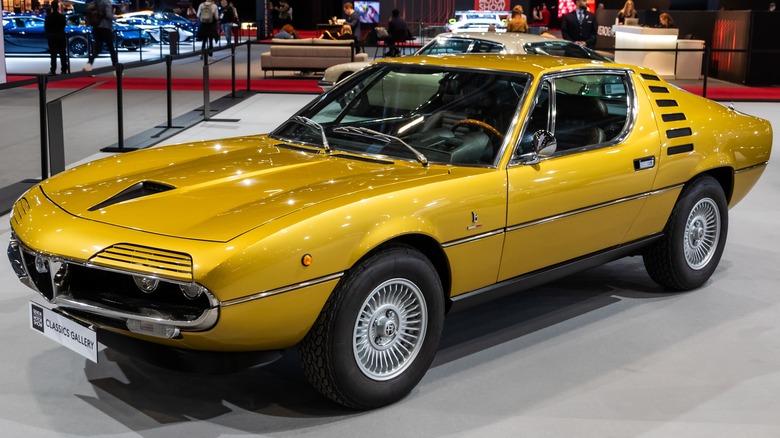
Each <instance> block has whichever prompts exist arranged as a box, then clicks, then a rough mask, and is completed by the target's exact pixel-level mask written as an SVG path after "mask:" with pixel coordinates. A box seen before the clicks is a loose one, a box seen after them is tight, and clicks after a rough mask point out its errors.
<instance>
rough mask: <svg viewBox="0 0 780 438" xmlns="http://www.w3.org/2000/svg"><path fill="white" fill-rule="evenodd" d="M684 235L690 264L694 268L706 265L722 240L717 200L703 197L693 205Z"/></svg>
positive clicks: (686, 255) (686, 253)
mask: <svg viewBox="0 0 780 438" xmlns="http://www.w3.org/2000/svg"><path fill="white" fill-rule="evenodd" d="M683 237H684V240H683V242H684V243H683V248H684V251H685V261H686V262H688V266H689V267H690V268H691V269H694V270H699V269H702V268H704V267H706V266H707V263H709V262H710V260H712V256H713V255H715V249H716V248H717V247H718V242H719V241H720V211H719V210H718V205H717V204H716V203H715V201H713V200H712V199H709V198H707V199H702V200H700V201H699V202H698V203H697V204H696V205H695V206H694V207H693V210H691V214H690V215H689V216H688V221H687V222H686V224H685V233H684V236H683Z"/></svg>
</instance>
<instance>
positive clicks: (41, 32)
mask: <svg viewBox="0 0 780 438" xmlns="http://www.w3.org/2000/svg"><path fill="white" fill-rule="evenodd" d="M16 20H17V23H21V26H18V25H17V30H18V33H17V34H16V37H17V43H18V45H19V46H20V47H24V48H25V49H26V51H27V52H30V53H38V52H48V50H49V43H48V41H47V40H46V30H45V29H44V21H43V20H42V19H40V18H33V17H18V18H17V19H16Z"/></svg>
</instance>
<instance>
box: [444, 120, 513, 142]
mask: <svg viewBox="0 0 780 438" xmlns="http://www.w3.org/2000/svg"><path fill="white" fill-rule="evenodd" d="M462 125H474V126H476V127H478V128H482V129H484V130H485V131H487V132H489V133H491V134H493V135H495V136H496V137H497V138H498V140H499V141H504V134H502V133H501V132H499V131H498V129H496V128H494V127H492V126H490V125H488V124H487V123H485V122H483V121H482V120H477V119H463V120H458V121H457V122H455V123H454V124H453V125H452V131H453V132H454V131H455V130H456V129H458V127H459V126H462Z"/></svg>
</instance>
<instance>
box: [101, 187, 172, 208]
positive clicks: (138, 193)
mask: <svg viewBox="0 0 780 438" xmlns="http://www.w3.org/2000/svg"><path fill="white" fill-rule="evenodd" d="M175 188H176V187H174V186H171V185H168V184H163V183H159V182H154V181H143V182H139V183H137V184H133V185H132V186H130V187H128V188H126V189H124V190H122V191H121V192H119V193H117V194H116V195H114V196H112V197H110V198H108V199H106V200H105V201H103V202H101V203H100V204H97V205H95V206H94V207H90V208H89V211H95V210H100V209H102V208H106V207H108V206H111V205H114V204H119V203H120V202H124V201H129V200H131V199H137V198H143V197H144V196H149V195H154V194H156V193H162V192H167V191H168V190H173V189H175Z"/></svg>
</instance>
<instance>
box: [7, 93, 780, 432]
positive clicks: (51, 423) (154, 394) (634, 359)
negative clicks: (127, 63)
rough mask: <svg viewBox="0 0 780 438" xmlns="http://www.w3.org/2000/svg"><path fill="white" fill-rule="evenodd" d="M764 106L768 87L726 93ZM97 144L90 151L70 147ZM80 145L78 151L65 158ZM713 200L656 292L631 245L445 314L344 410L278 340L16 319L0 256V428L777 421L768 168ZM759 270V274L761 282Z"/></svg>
mask: <svg viewBox="0 0 780 438" xmlns="http://www.w3.org/2000/svg"><path fill="white" fill-rule="evenodd" d="M313 97H314V96H312V95H283V94H257V95H255V96H253V97H251V98H249V99H247V100H244V101H242V102H241V103H239V104H238V105H236V106H234V107H232V108H230V109H228V110H226V111H224V112H222V113H220V114H219V117H220V118H236V119H240V121H238V122H203V123H200V124H198V125H197V126H195V127H193V128H190V129H187V130H185V131H183V132H181V133H180V134H178V135H177V136H175V137H172V138H171V139H169V140H167V143H173V142H188V141H194V140H199V139H206V138H219V137H229V136H236V135H243V134H250V133H257V132H266V131H268V130H270V129H272V128H273V127H275V126H276V125H278V124H279V123H280V122H281V121H282V120H283V119H284V118H286V117H287V116H289V115H290V114H291V113H292V112H293V111H295V110H297V109H298V108H300V107H301V106H302V105H304V104H305V103H306V102H307V101H309V100H311V99H312V98H313ZM735 106H736V107H737V108H738V109H740V110H742V111H744V112H746V113H749V114H754V115H758V116H761V117H765V118H769V119H770V120H771V121H772V123H773V125H774V127H775V140H774V147H775V150H777V148H778V147H779V146H780V141H779V140H778V135H777V131H778V130H780V104H779V103H737V104H735ZM101 155H103V154H92V155H90V156H89V158H87V159H86V160H91V159H94V158H97V157H99V156H101ZM82 161H85V160H82ZM778 169H779V168H778V166H777V163H775V162H771V163H770V165H769V166H768V168H767V170H766V172H765V173H764V176H763V178H762V179H761V180H760V181H759V183H758V185H757V186H756V187H755V188H754V189H753V190H752V191H751V193H750V194H749V195H748V197H747V198H746V199H745V200H744V201H742V203H740V204H739V205H737V206H736V208H734V209H733V210H731V212H730V217H729V218H730V229H729V235H728V242H727V244H726V249H725V252H724V255H723V259H722V260H721V262H720V266H719V268H718V269H717V271H716V272H715V274H714V275H713V277H712V279H711V280H710V281H709V282H707V283H706V284H705V285H704V286H703V287H702V288H700V289H698V290H695V291H692V292H688V293H681V294H669V293H664V292H663V291H662V290H661V289H660V288H659V287H658V286H657V285H656V284H655V283H653V282H652V281H651V280H650V279H649V277H648V276H647V274H646V273H645V270H644V268H643V266H642V262H641V259H639V258H637V257H633V258H629V259H624V260H620V261H617V262H613V263H610V264H608V265H605V266H602V267H599V268H595V269H591V270H588V271H586V272H583V273H580V274H577V275H574V276H572V277H570V278H567V279H564V280H560V281H557V282H555V283H552V284H549V285H547V286H544V287H539V288H536V289H533V290H530V291H526V292H522V293H519V294H518V295H516V296H513V297H509V298H507V299H503V300H501V301H497V302H494V303H490V304H487V305H483V306H481V307H478V308H475V309H472V310H470V311H467V312H463V313H459V314H455V315H451V316H450V317H449V318H448V319H447V321H446V325H445V330H444V334H443V338H442V342H441V345H440V347H439V350H438V353H437V356H436V359H435V361H434V364H433V366H432V368H431V369H430V370H429V371H428V373H427V374H426V375H425V377H424V378H423V380H422V382H421V383H420V384H419V385H418V386H417V388H416V389H414V390H413V391H412V393H411V394H410V395H409V396H407V397H406V398H404V399H403V400H401V401H400V402H398V403H396V404H394V405H391V406H388V407H386V408H382V409H378V410H375V411H370V412H354V411H349V410H345V409H342V408H340V407H339V406H337V405H335V404H334V403H331V402H329V401H328V400H326V399H325V398H323V397H322V396H320V395H319V394H318V393H317V392H315V391H314V390H313V389H312V388H310V387H309V386H308V384H307V383H306V381H305V378H304V376H303V372H302V370H301V368H300V366H299V365H298V362H297V353H296V352H295V351H289V352H287V354H286V355H285V356H284V357H283V358H282V359H281V360H280V361H278V362H276V363H274V364H271V365H269V366H267V367H265V368H259V369H256V370H249V371H244V372H240V373H235V374H230V375H221V376H204V375H191V374H183V373H176V372H171V371H165V370H161V369H158V368H155V367H152V366H148V365H145V364H142V363H138V362H136V361H133V360H131V359H129V358H128V357H125V356H122V355H119V354H116V353H113V352H112V351H107V350H103V351H102V352H101V353H100V356H99V360H100V361H99V363H98V364H95V363H92V362H89V361H87V360H86V359H83V358H82V357H81V356H79V355H77V354H76V353H73V352H71V351H70V350H67V349H65V348H64V347H61V346H59V345H58V344H56V343H54V342H53V341H50V340H49V339H47V338H45V337H43V336H41V335H40V334H38V333H36V332H34V331H33V330H31V329H30V328H29V321H28V302H29V301H30V300H36V301H38V302H43V300H42V299H40V298H39V297H38V295H37V294H36V293H34V292H33V291H31V290H29V289H27V288H26V287H25V286H23V285H22V284H21V283H20V282H19V281H18V280H17V279H16V276H15V275H14V274H13V272H12V270H11V267H10V265H9V264H8V263H7V261H0V285H1V286H0V315H2V318H1V319H0V355H2V356H1V357H2V360H0V376H2V377H0V430H2V434H3V436H24V437H71V436H79V437H147V438H152V437H161V438H162V437H165V438H169V437H190V436H194V437H223V436H224V437H228V436H232V437H239V436H291V435H295V436H312V437H340V438H341V437H351V436H355V437H357V436H360V437H364V436H372V437H406V436H421V437H422V436H424V437H436V436H464V437H466V436H468V437H497V436H512V437H518V436H522V437H598V438H604V437H620V438H625V437H708V438H711V437H729V438H731V437H734V436H741V437H777V436H780V417H778V416H777V413H778V412H780V397H778V394H780V294H778V293H777V289H778V288H777V285H778V284H780V269H778V264H779V262H780V232H779V231H778V228H777V225H776V224H777V223H778V220H779V219H780V205H779V204H778V203H777V199H778V197H779V196H780V170H778ZM9 232H10V228H9V223H8V215H4V216H0V236H2V244H3V245H5V242H6V241H7V238H8V235H9ZM773 285H774V286H773Z"/></svg>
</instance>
